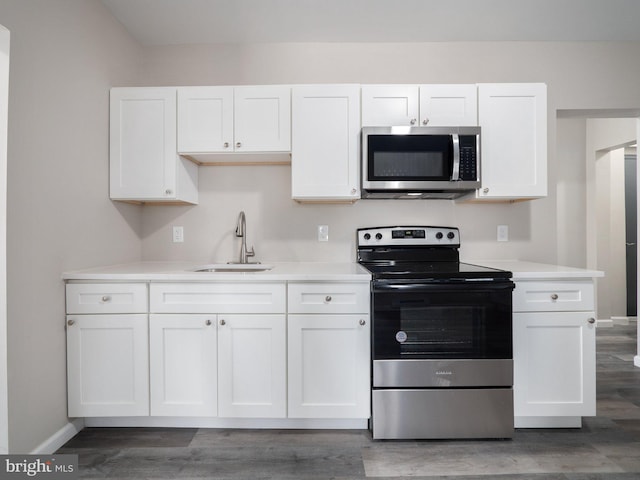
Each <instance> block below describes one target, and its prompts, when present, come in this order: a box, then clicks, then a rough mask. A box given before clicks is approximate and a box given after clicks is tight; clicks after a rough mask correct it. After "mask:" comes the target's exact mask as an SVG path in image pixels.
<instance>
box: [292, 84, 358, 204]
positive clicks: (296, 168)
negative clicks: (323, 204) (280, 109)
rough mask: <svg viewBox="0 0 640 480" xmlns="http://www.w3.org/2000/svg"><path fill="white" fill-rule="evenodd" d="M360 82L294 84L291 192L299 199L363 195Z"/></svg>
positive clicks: (340, 198)
mask: <svg viewBox="0 0 640 480" xmlns="http://www.w3.org/2000/svg"><path fill="white" fill-rule="evenodd" d="M359 170H360V87H359V86H358V85H307V86H299V87H293V92H292V144H291V175H292V186H291V188H292V196H293V198H294V199H296V200H299V201H355V200H358V199H359V198H360V180H359V179H360V176H359Z"/></svg>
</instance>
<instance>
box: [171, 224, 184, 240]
mask: <svg viewBox="0 0 640 480" xmlns="http://www.w3.org/2000/svg"><path fill="white" fill-rule="evenodd" d="M182 242H184V228H182V227H173V243H182Z"/></svg>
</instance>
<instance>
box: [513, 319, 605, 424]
mask: <svg viewBox="0 0 640 480" xmlns="http://www.w3.org/2000/svg"><path fill="white" fill-rule="evenodd" d="M593 315H594V313H593V312H557V313H556V312H554V313H547V312H535V313H515V314H514V316H513V327H514V328H513V343H514V345H513V346H514V377H515V378H516V379H517V380H516V387H515V389H514V402H515V415H516V416H520V417H534V416H550V417H570V416H592V415H595V414H596V382H595V380H596V372H595V334H596V328H595V324H594V323H589V319H590V318H593Z"/></svg>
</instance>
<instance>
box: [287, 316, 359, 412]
mask: <svg viewBox="0 0 640 480" xmlns="http://www.w3.org/2000/svg"><path fill="white" fill-rule="evenodd" d="M288 327H289V370H288V371H289V417H293V418H369V413H370V393H371V389H370V373H369V372H370V367H369V365H370V353H369V352H370V345H369V342H370V337H369V317H368V316H367V315H289V325H288Z"/></svg>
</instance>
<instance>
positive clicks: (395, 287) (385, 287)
mask: <svg viewBox="0 0 640 480" xmlns="http://www.w3.org/2000/svg"><path fill="white" fill-rule="evenodd" d="M514 288H515V284H514V283H513V282H511V281H507V282H495V281H484V282H483V281H477V280H476V281H458V282H447V283H444V282H442V283H397V282H394V283H386V282H380V281H378V282H373V285H372V291H373V292H389V291H394V292H398V293H400V292H412V293H414V292H437V291H452V290H453V291H457V290H463V291H469V290H473V291H478V290H485V291H486V290H491V291H501V290H513V289H514Z"/></svg>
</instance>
